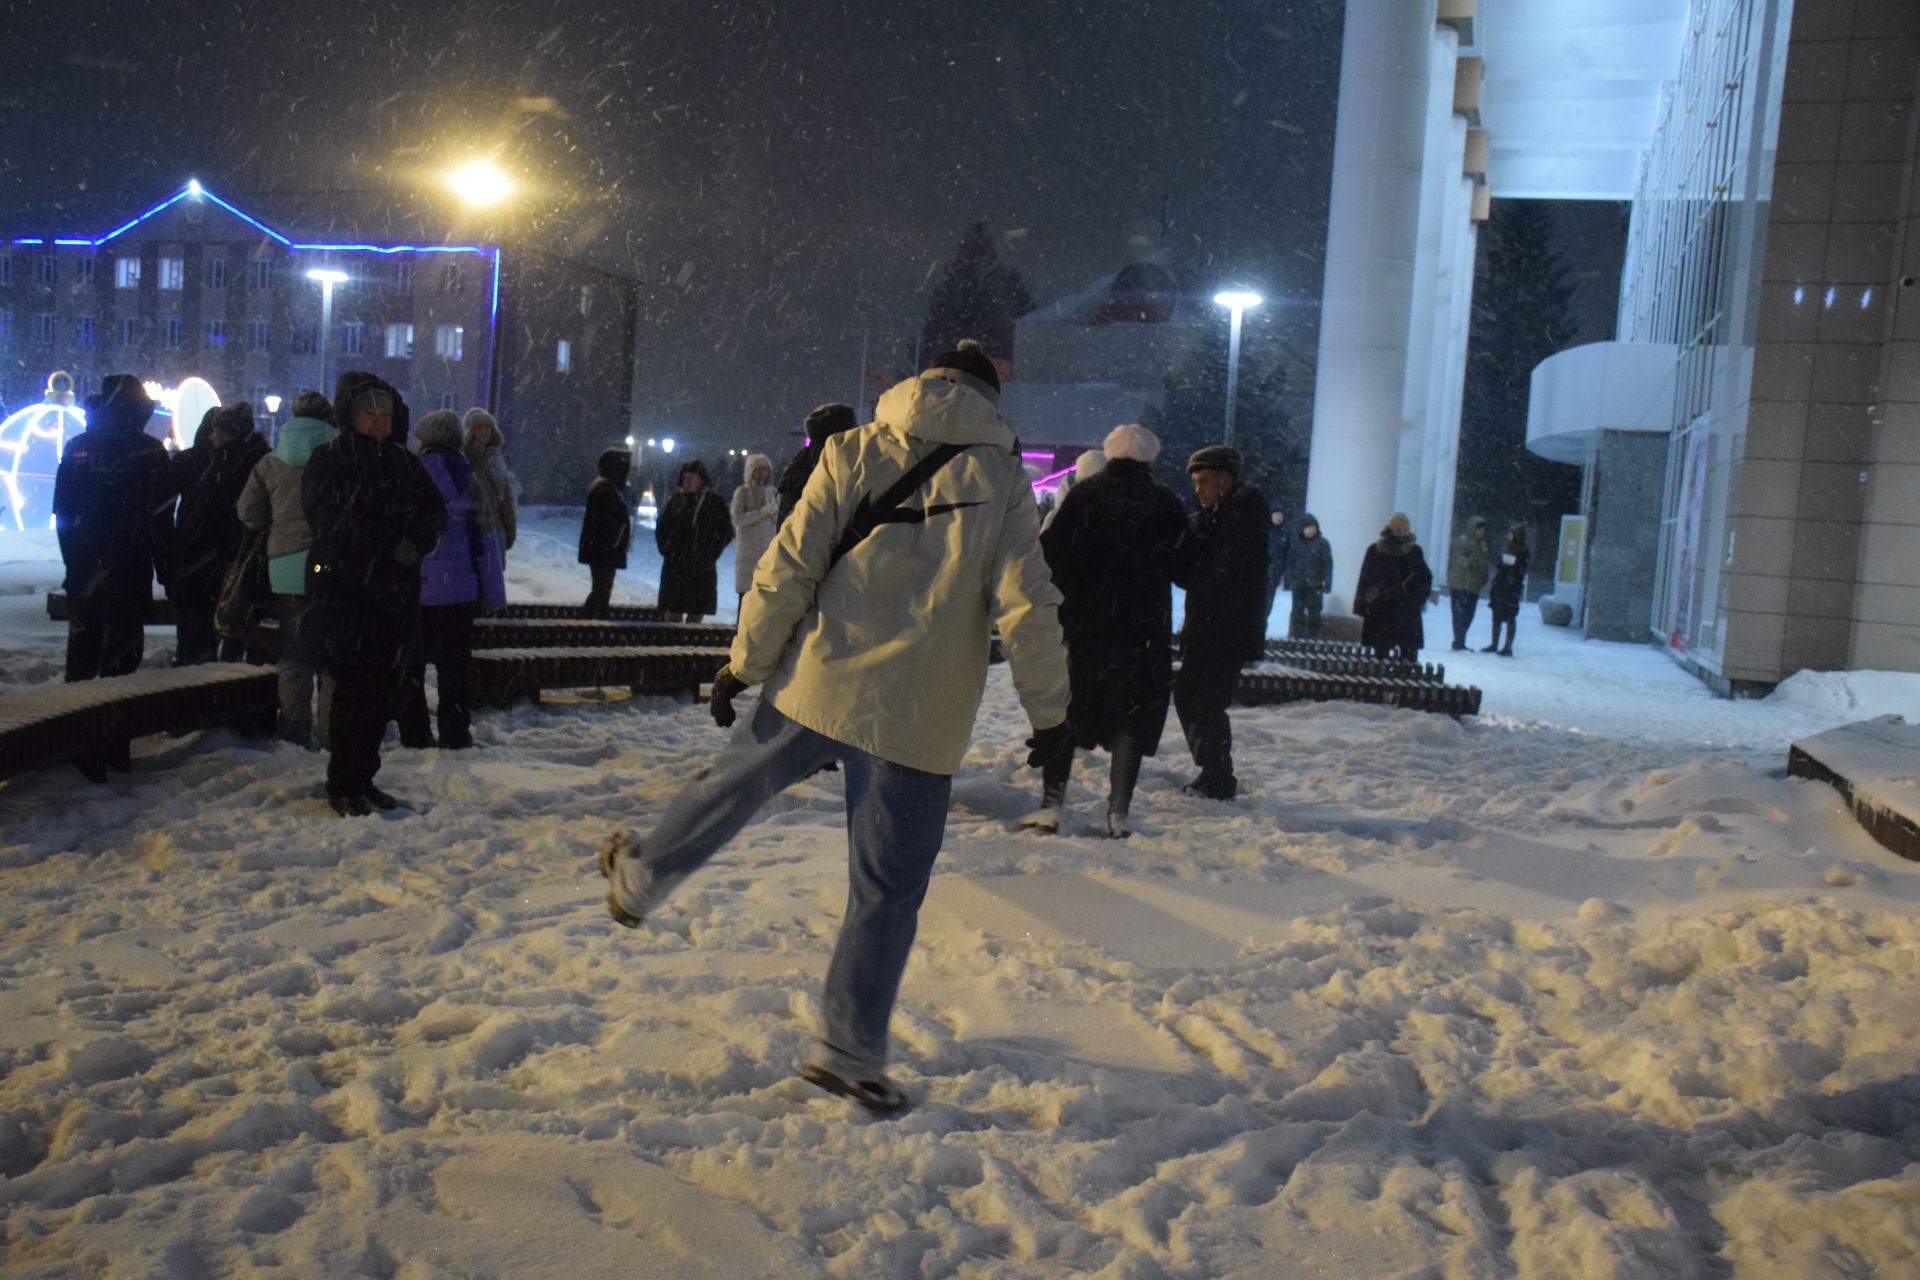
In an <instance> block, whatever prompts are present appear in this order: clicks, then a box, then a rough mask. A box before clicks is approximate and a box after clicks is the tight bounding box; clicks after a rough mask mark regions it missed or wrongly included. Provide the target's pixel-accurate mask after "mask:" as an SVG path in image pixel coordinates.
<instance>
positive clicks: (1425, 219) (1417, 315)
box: [1393, 26, 1460, 529]
mask: <svg viewBox="0 0 1920 1280" xmlns="http://www.w3.org/2000/svg"><path fill="white" fill-rule="evenodd" d="M1459 54H1460V33H1459V32H1457V31H1455V30H1454V29H1453V28H1452V27H1440V26H1437V27H1435V28H1434V29H1433V38H1432V41H1431V52H1430V55H1429V57H1428V60H1427V121H1426V128H1427V141H1426V156H1425V162H1424V164H1423V167H1422V170H1421V174H1420V232H1419V237H1418V239H1417V240H1416V242H1415V246H1414V254H1413V302H1412V310H1411V313H1410V315H1409V317H1408V324H1407V376H1406V383H1405V386H1404V388H1403V389H1402V391H1401V396H1400V416H1401V417H1402V418H1403V419H1404V420H1405V427H1404V429H1403V430H1402V431H1401V433H1400V468H1399V471H1398V473H1397V475H1396V476H1395V479H1394V498H1393V505H1394V506H1395V507H1396V508H1398V509H1399V510H1401V511H1405V512H1406V513H1407V514H1408V515H1409V516H1410V517H1412V519H1413V522H1414V528H1416V529H1418V528H1421V527H1422V526H1421V516H1420V512H1421V511H1422V510H1424V509H1425V507H1426V506H1427V505H1428V498H1429V493H1430V490H1431V486H1430V485H1427V484H1426V483H1425V480H1426V470H1427V468H1426V464H1425V454H1426V451H1427V449H1428V448H1429V447H1430V443H1429V442H1430V439H1431V436H1432V430H1431V428H1432V422H1433V419H1432V405H1431V399H1432V389H1433V386H1434V383H1435V382H1436V381H1437V378H1436V376H1435V366H1436V364H1438V363H1440V361H1439V360H1438V359H1437V356H1436V353H1437V352H1438V351H1439V350H1440V349H1441V346H1442V344H1443V343H1444V340H1445V336H1446V329H1445V323H1444V316H1445V309H1444V308H1443V307H1439V306H1436V300H1437V297H1438V295H1437V293H1436V289H1435V286H1436V285H1437V284H1438V283H1439V277H1440V275H1441V272H1442V271H1443V270H1444V268H1445V267H1446V265H1447V264H1448V262H1449V261H1450V259H1449V258H1448V256H1447V246H1446V239H1445V236H1443V235H1442V224H1443V223H1444V222H1445V210H1446V207H1447V202H1448V200H1449V199H1450V198H1451V192H1452V190H1453V186H1452V179H1453V178H1455V177H1457V176H1458V175H1459V172H1460V166H1459V164H1458V163H1451V164H1450V163H1448V161H1447V143H1448V141H1449V140H1450V139H1451V137H1452V130H1451V128H1450V127H1449V126H1450V122H1451V120H1452V119H1453V68H1454V63H1455V62H1456V61H1457V60H1458V58H1459ZM1455 160H1456V161H1457V160H1458V157H1455Z"/></svg>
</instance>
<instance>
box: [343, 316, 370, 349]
mask: <svg viewBox="0 0 1920 1280" xmlns="http://www.w3.org/2000/svg"><path fill="white" fill-rule="evenodd" d="M366 333H367V326H365V325H364V324H361V323H360V322H359V321H357V320H355V321H353V322H352V323H350V324H344V325H341V326H340V349H341V350H342V351H344V352H346V353H347V354H348V355H350V356H357V355H359V354H360V349H361V347H362V346H363V345H364V344H365V342H366Z"/></svg>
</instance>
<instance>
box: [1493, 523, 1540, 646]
mask: <svg viewBox="0 0 1920 1280" xmlns="http://www.w3.org/2000/svg"><path fill="white" fill-rule="evenodd" d="M1532 561H1533V555H1532V553H1531V552H1529V551H1528V550H1527V526H1525V525H1523V524H1516V525H1514V526H1513V527H1512V528H1510V529H1508V530H1507V545H1506V546H1504V547H1502V548H1500V562H1499V564H1498V566H1496V567H1495V569H1494V571H1493V585H1492V586H1491V587H1489V588H1488V589H1487V603H1488V604H1489V605H1491V606H1492V613H1493V638H1492V639H1491V640H1490V641H1489V642H1488V644H1487V647H1486V648H1484V649H1482V650H1481V651H1480V652H1482V653H1497V654H1499V655H1500V656H1501V657H1503V658H1511V657H1512V656H1513V636H1514V632H1515V630H1516V629H1517V626H1516V623H1517V620H1518V619H1519V617H1520V600H1521V598H1522V597H1523V596H1525V595H1526V593H1527V566H1528V565H1529V564H1531V563H1532ZM1503 626H1504V627H1505V628H1506V629H1507V641H1506V643H1505V644H1502V643H1500V628H1501V627H1503Z"/></svg>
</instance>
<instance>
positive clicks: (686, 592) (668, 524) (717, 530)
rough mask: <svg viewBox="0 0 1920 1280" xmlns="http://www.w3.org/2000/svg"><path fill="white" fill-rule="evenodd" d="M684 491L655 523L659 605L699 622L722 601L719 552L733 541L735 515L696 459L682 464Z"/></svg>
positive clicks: (670, 613)
mask: <svg viewBox="0 0 1920 1280" xmlns="http://www.w3.org/2000/svg"><path fill="white" fill-rule="evenodd" d="M678 486H679V492H678V493H675V494H674V495H673V496H672V497H671V498H669V499H667V505H666V509H665V510H663V511H661V513H660V519H659V522H658V523H657V524H656V525H655V526H654V530H653V541H654V545H655V546H657V547H659V548H660V554H661V556H662V557H663V559H664V563H663V564H662V565H661V566H660V608H661V610H662V611H664V612H665V613H666V615H667V618H668V620H669V621H672V620H674V619H675V618H676V617H678V618H682V619H684V620H685V621H687V622H698V621H700V619H702V618H704V617H705V616H706V615H708V614H710V613H712V612H713V611H714V610H715V609H716V608H718V607H719V585H718V584H719V572H718V569H717V568H716V566H717V565H718V564H719V562H720V553H721V552H722V551H725V550H726V549H727V544H728V543H729V542H732V541H733V517H732V516H731V515H729V514H728V513H727V504H726V502H725V501H724V500H723V499H722V498H721V497H720V496H719V495H718V494H716V493H714V491H713V477H712V476H710V475H708V474H707V468H706V465H705V464H704V463H702V462H700V461H699V460H698V459H695V460H694V461H692V462H689V463H687V464H686V465H684V466H682V467H681V468H680V476H679V482H678Z"/></svg>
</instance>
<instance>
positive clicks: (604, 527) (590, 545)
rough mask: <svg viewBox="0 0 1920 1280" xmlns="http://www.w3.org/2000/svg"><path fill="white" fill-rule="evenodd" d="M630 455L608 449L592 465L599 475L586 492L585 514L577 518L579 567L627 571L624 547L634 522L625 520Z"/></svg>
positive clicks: (631, 456) (630, 537) (623, 450)
mask: <svg viewBox="0 0 1920 1280" xmlns="http://www.w3.org/2000/svg"><path fill="white" fill-rule="evenodd" d="M632 468H633V455H632V454H630V453H628V452H627V451H626V450H625V449H608V450H606V451H604V452H603V453H601V455H600V461H599V462H598V463H596V464H595V465H594V469H595V470H596V471H598V472H599V474H598V475H596V476H595V477H594V479H593V483H592V484H591V485H589V486H588V488H587V511H586V514H585V515H584V516H582V517H581V518H580V563H581V564H587V565H594V566H597V567H598V568H602V569H624V568H626V567H627V543H628V542H629V541H630V540H631V539H632V537H633V522H632V520H630V519H629V518H628V516H627V473H628V472H629V471H630V470H632Z"/></svg>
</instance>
